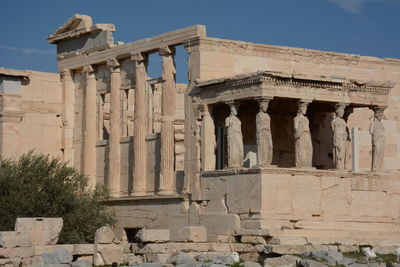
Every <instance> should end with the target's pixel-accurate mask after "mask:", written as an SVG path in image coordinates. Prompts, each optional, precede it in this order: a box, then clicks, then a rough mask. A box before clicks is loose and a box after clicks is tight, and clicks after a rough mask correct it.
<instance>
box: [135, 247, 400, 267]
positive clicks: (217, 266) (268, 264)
mask: <svg viewBox="0 0 400 267" xmlns="http://www.w3.org/2000/svg"><path fill="white" fill-rule="evenodd" d="M260 262H261V263H262V264H260ZM163 266H169V267H173V266H177V267H224V266H230V267H261V266H264V267H278V266H279V267H297V266H303V267H323V266H349V267H362V266H368V267H385V266H393V267H400V261H399V257H398V256H396V255H394V254H386V255H383V254H382V255H378V256H376V255H373V254H371V253H370V250H369V251H364V250H361V251H360V252H352V253H342V252H338V251H325V250H313V251H307V252H304V253H302V254H299V255H279V254H267V255H266V257H265V258H263V259H260V261H259V262H253V261H242V260H241V259H240V257H239V254H238V253H236V252H233V253H231V255H215V254H210V253H201V254H199V255H197V256H192V255H190V254H186V253H182V252H181V253H178V254H176V255H174V256H172V257H170V258H169V259H168V260H167V261H166V263H157V262H154V263H134V264H130V267H163Z"/></svg>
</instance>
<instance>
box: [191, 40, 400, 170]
mask: <svg viewBox="0 0 400 267" xmlns="http://www.w3.org/2000/svg"><path fill="white" fill-rule="evenodd" d="M191 43H192V45H191V47H190V48H188V50H190V51H192V52H191V60H192V61H195V63H197V64H198V66H197V68H195V69H192V70H191V73H192V75H193V76H194V78H196V79H202V80H206V79H213V78H220V77H225V76H232V75H235V74H240V73H246V72H254V71H258V70H269V71H277V72H284V73H292V74H296V75H299V76H304V77H321V76H325V77H338V78H341V77H343V78H346V79H354V80H365V81H371V80H372V81H376V82H388V81H390V82H394V83H396V85H395V87H394V88H393V89H392V90H391V93H390V95H389V103H388V105H389V106H388V109H387V110H386V111H385V117H384V122H383V123H384V126H385V129H386V131H385V132H386V147H385V168H386V169H392V170H396V169H398V168H399V167H398V162H400V121H399V117H400V61H399V60H397V59H380V58H375V57H368V56H360V55H352V54H342V53H334V52H323V51H318V50H310V49H301V48H292V47H281V46H272V45H263V44H253V43H246V42H241V41H230V40H223V39H217V38H209V37H199V38H197V39H196V40H195V41H193V42H192V41H191ZM193 44H196V45H198V44H199V46H196V45H193ZM195 63H193V64H192V65H196V64H195ZM372 114H373V113H372V111H367V112H366V109H355V110H354V113H353V114H352V115H351V116H350V118H349V126H350V127H359V128H360V134H359V136H360V168H361V169H364V170H365V169H369V168H370V167H371V138H370V134H369V131H368V129H369V124H370V118H371V116H372Z"/></svg>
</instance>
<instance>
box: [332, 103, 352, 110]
mask: <svg viewBox="0 0 400 267" xmlns="http://www.w3.org/2000/svg"><path fill="white" fill-rule="evenodd" d="M348 105H349V104H348V103H343V102H338V103H336V104H335V109H345V108H346V107H347V106H348Z"/></svg>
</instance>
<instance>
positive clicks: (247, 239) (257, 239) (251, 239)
mask: <svg viewBox="0 0 400 267" xmlns="http://www.w3.org/2000/svg"><path fill="white" fill-rule="evenodd" d="M240 242H242V243H245V244H266V241H265V239H264V238H263V237H262V236H251V235H244V236H242V237H241V238H240Z"/></svg>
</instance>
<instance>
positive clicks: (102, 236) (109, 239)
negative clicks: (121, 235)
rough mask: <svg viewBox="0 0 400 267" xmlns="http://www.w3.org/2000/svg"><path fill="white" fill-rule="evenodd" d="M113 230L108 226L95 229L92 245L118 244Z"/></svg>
mask: <svg viewBox="0 0 400 267" xmlns="http://www.w3.org/2000/svg"><path fill="white" fill-rule="evenodd" d="M119 242H120V241H119V240H118V239H117V236H116V235H115V233H114V231H113V229H112V228H111V227H110V226H103V227H100V228H99V229H97V231H96V235H95V239H94V243H95V244H96V243H97V244H112V243H119Z"/></svg>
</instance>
